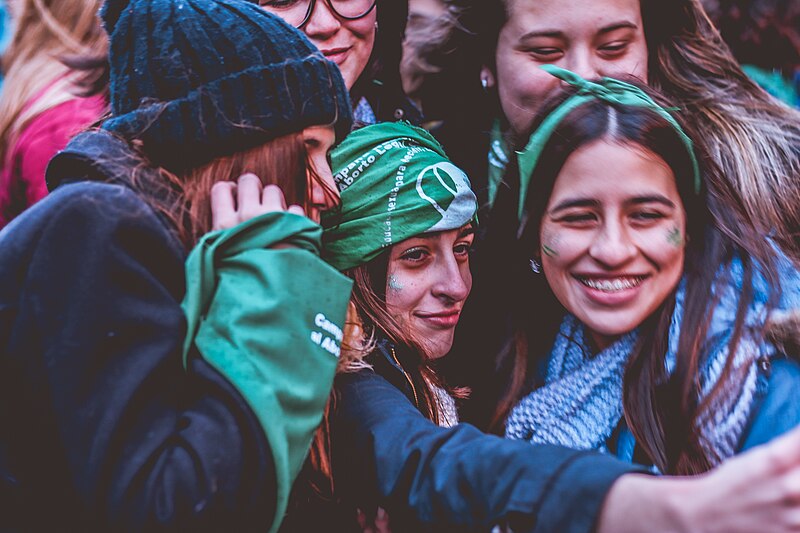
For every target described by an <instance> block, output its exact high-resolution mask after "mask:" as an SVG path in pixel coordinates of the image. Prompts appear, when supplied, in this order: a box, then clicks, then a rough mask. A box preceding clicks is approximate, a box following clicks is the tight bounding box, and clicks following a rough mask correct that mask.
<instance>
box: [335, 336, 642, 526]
mask: <svg viewBox="0 0 800 533" xmlns="http://www.w3.org/2000/svg"><path fill="white" fill-rule="evenodd" d="M400 361H401V362H402V359H400ZM369 362H370V363H371V364H373V365H374V370H363V371H360V372H357V373H353V374H342V375H340V376H339V377H338V378H337V383H336V391H337V400H336V406H335V410H334V417H333V422H332V439H331V442H332V446H333V450H332V460H333V469H334V480H335V482H336V486H335V487H336V491H337V492H338V494H339V496H340V497H341V498H342V500H343V502H344V505H345V506H346V507H350V508H352V509H355V508H360V509H362V510H364V511H365V512H366V513H369V512H370V511H371V510H372V511H374V508H375V507H376V506H381V507H383V508H384V509H386V511H387V512H388V514H389V520H390V526H391V529H392V531H393V532H401V531H451V530H452V531H488V530H490V529H491V528H492V527H493V526H494V525H497V524H501V525H508V526H510V528H511V530H513V531H515V532H523V531H535V532H541V533H544V532H560V533H564V532H574V533H577V532H588V531H592V530H593V529H594V525H595V521H596V518H597V516H598V513H599V511H600V508H601V506H602V504H603V501H604V498H605V496H606V493H607V492H608V490H609V488H610V487H611V485H612V483H613V482H614V481H615V480H616V479H617V478H618V477H619V476H620V475H622V474H625V473H628V472H631V471H635V470H636V468H637V467H635V466H633V465H629V464H624V463H622V462H620V461H617V460H616V459H613V458H611V457H608V456H605V455H600V454H597V453H592V452H579V451H575V450H568V449H565V448H559V447H555V446H534V445H531V444H528V443H525V442H514V441H508V440H504V439H502V438H499V437H496V436H492V435H486V434H484V433H482V432H480V431H479V430H477V429H476V428H475V427H473V426H471V425H469V424H459V425H457V426H455V427H453V428H449V429H445V428H441V427H439V426H437V425H435V424H433V423H432V422H431V421H429V420H427V419H426V418H424V417H423V415H422V414H421V413H420V412H419V411H418V410H417V409H416V407H415V405H414V403H413V402H414V397H413V392H412V391H411V387H410V385H409V381H408V378H407V376H406V374H405V372H404V371H403V369H402V368H401V367H400V366H399V365H398V364H397V363H395V361H394V359H393V357H392V356H391V354H390V350H389V346H388V344H387V343H383V344H381V345H380V346H379V348H378V350H376V352H375V353H373V354H372V355H371V356H370V358H369Z"/></svg>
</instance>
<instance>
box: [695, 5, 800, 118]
mask: <svg viewBox="0 0 800 533" xmlns="http://www.w3.org/2000/svg"><path fill="white" fill-rule="evenodd" d="M703 6H704V7H705V8H706V11H708V15H709V17H711V20H712V21H713V22H714V24H716V26H717V28H718V29H719V32H720V34H722V38H723V39H724V40H725V42H726V43H728V46H729V47H730V48H731V52H733V55H734V56H735V57H736V59H738V60H739V62H740V63H742V70H744V71H745V73H747V75H748V76H750V77H751V78H752V79H753V81H755V82H756V83H758V84H759V85H760V86H761V87H762V88H763V89H764V90H766V91H767V92H768V93H770V94H771V95H772V96H774V97H776V98H779V99H781V100H783V101H784V102H786V103H787V104H791V105H794V106H795V107H800V0H746V1H745V0H704V2H703Z"/></svg>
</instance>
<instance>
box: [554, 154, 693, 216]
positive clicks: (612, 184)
mask: <svg viewBox="0 0 800 533" xmlns="http://www.w3.org/2000/svg"><path fill="white" fill-rule="evenodd" d="M652 194H659V195H662V196H666V197H667V198H669V199H672V200H679V194H678V187H677V184H676V182H675V175H674V174H673V172H672V169H670V167H669V166H668V165H667V163H666V162H665V161H664V160H663V159H661V157H659V156H657V155H656V154H654V153H653V152H651V151H650V150H648V149H646V148H645V147H643V146H640V145H638V144H634V143H618V142H613V141H607V140H598V141H594V142H592V143H590V144H587V145H584V146H582V147H580V148H579V149H578V150H576V151H575V152H573V153H572V154H571V155H570V156H569V157H568V158H567V160H566V162H565V163H564V166H563V167H562V168H561V172H559V174H558V177H557V179H556V183H555V186H554V187H553V193H552V195H551V198H550V200H551V202H552V201H554V200H556V199H563V198H565V197H567V196H570V197H572V196H581V197H591V198H593V199H597V200H601V201H602V200H609V201H613V200H624V199H626V198H629V197H633V196H647V195H652Z"/></svg>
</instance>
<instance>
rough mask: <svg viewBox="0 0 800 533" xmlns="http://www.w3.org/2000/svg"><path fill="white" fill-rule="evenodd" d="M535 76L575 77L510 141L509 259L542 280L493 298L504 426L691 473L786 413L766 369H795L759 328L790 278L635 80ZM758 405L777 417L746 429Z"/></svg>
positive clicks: (794, 281) (522, 276)
mask: <svg viewBox="0 0 800 533" xmlns="http://www.w3.org/2000/svg"><path fill="white" fill-rule="evenodd" d="M543 73H544V74H547V75H550V76H553V77H554V79H558V80H560V81H562V82H565V83H566V84H568V85H569V87H568V88H567V89H562V90H561V91H559V93H558V94H557V95H556V96H554V97H553V100H552V101H551V102H550V103H549V104H547V105H545V106H544V108H543V110H542V112H541V113H540V114H539V115H538V116H537V117H536V121H535V129H534V133H533V134H532V136H531V140H530V142H529V143H528V145H527V147H526V148H525V149H524V150H523V151H522V152H521V153H520V155H519V167H520V172H521V176H520V178H521V179H520V183H521V189H522V190H523V191H526V190H527V189H526V188H527V184H528V183H530V190H529V191H527V194H526V196H525V197H524V199H523V200H521V204H520V207H521V213H522V217H521V219H522V220H523V223H522V226H521V229H520V232H519V233H518V235H519V238H518V241H517V242H516V244H515V246H516V248H517V251H518V252H519V255H520V256H521V257H519V258H518V259H515V262H516V263H517V264H519V265H522V264H524V260H523V259H522V257H529V258H530V257H532V258H533V260H534V261H537V262H541V266H542V270H543V271H544V274H545V276H544V278H545V279H544V280H542V279H541V277H540V276H535V275H534V274H532V273H530V272H527V273H525V272H523V271H522V269H521V268H518V269H516V272H518V274H519V277H518V278H516V279H515V283H514V285H513V286H514V288H515V293H514V296H515V297H517V296H519V299H517V300H514V301H513V302H512V303H511V304H510V305H509V304H508V303H504V304H503V305H506V306H507V307H508V309H510V313H511V314H512V315H514V317H513V318H512V323H513V324H515V325H516V327H517V331H516V334H515V335H516V336H515V339H516V340H517V343H516V344H514V345H513V346H512V347H511V348H510V351H512V352H515V353H514V356H513V360H514V361H516V362H517V367H516V369H515V372H516V376H518V379H516V380H514V381H515V383H516V387H514V386H512V387H511V389H510V390H509V391H508V394H507V396H506V397H505V403H501V405H500V408H499V410H498V413H497V415H496V416H497V418H496V420H499V421H503V419H504V415H505V411H504V409H508V408H509V407H511V406H512V405H514V404H516V405H514V407H513V409H511V412H510V414H509V415H508V417H507V419H505V432H506V436H507V437H510V438H515V439H524V440H528V441H530V442H532V443H550V444H561V445H565V446H570V447H575V448H579V449H598V450H604V451H610V452H612V453H614V454H616V455H617V456H618V457H620V458H623V459H626V460H629V461H636V462H640V463H646V464H651V465H654V467H655V468H657V469H658V470H659V471H661V472H664V473H673V474H697V473H700V472H705V471H706V470H708V469H709V468H711V467H713V466H714V465H717V464H719V463H720V462H721V461H723V460H724V459H726V458H729V457H731V456H732V455H734V454H736V453H738V452H739V451H740V450H741V449H743V448H746V447H748V446H749V445H750V443H752V442H753V440H754V439H755V440H758V441H760V442H764V441H765V440H769V439H770V438H771V437H774V436H775V435H777V434H780V433H781V432H783V431H785V430H786V429H788V428H791V427H792V426H794V425H796V424H797V423H798V422H800V419H798V418H797V417H796V416H794V415H792V413H793V412H794V411H793V410H792V409H789V408H788V407H787V404H786V402H788V401H789V399H788V398H787V397H786V396H785V395H782V394H781V393H780V392H778V393H774V391H775V390H778V389H779V386H778V385H776V383H774V382H773V383H770V385H769V386H767V384H766V382H767V380H768V378H769V375H768V374H766V373H765V372H764V370H763V369H764V368H766V367H768V366H769V365H770V364H771V362H773V361H775V362H776V363H775V364H776V365H779V366H783V367H785V368H784V369H783V370H782V371H781V372H780V373H778V375H781V376H783V377H782V378H780V377H779V378H778V380H780V379H787V380H788V383H793V385H792V386H797V385H798V384H800V381H798V380H800V366H798V364H797V363H795V362H793V361H787V360H785V359H784V354H783V353H782V352H781V351H780V349H778V348H776V347H775V346H773V345H772V344H770V342H768V341H767V339H766V338H765V334H764V331H765V324H766V323H767V321H768V320H769V318H770V317H771V314H772V312H773V310H775V309H786V308H792V307H796V306H797V305H798V303H800V274H798V272H797V270H796V269H795V268H794V267H793V266H792V265H791V263H789V262H788V260H786V258H785V257H783V256H782V255H781V254H780V253H778V252H776V251H775V250H774V249H773V248H772V247H771V243H769V242H766V243H765V242H764V241H763V239H761V237H759V236H758V235H757V234H756V233H755V232H754V231H752V230H749V229H748V228H746V227H741V226H740V225H738V224H737V223H736V220H737V219H736V216H735V214H734V213H735V212H734V211H733V210H732V209H731V207H730V206H729V205H728V204H727V203H726V200H725V199H724V198H715V197H713V196H711V195H708V194H707V193H706V191H705V187H704V183H703V182H702V181H701V176H702V174H701V168H702V167H701V166H700V164H699V163H705V162H707V159H706V158H704V157H703V156H702V155H696V154H699V153H700V152H702V149H701V147H699V146H695V145H693V144H692V143H691V141H690V140H689V137H688V136H687V135H686V133H685V132H684V127H683V126H682V125H679V123H678V122H677V121H676V119H675V118H674V117H673V116H672V115H671V114H670V113H669V112H668V111H666V110H665V109H664V108H663V107H661V106H659V105H658V104H656V103H655V101H654V100H653V99H652V97H651V96H649V95H648V93H646V92H644V90H643V88H642V87H640V86H637V85H632V84H630V83H625V82H621V81H618V80H613V79H608V78H603V79H602V80H600V81H598V82H590V81H587V80H584V79H582V78H580V77H579V76H577V75H576V74H574V73H572V72H569V71H566V70H563V69H559V68H557V67H553V66H548V67H546V68H544V69H543ZM733 228H736V233H734V232H733ZM734 234H735V235H736V239H735V240H734V239H733V238H732V237H730V236H731V235H734ZM564 311H566V313H564ZM489 312H491V310H489ZM546 354H549V357H546V360H545V361H544V363H543V364H536V363H535V361H536V360H537V358H541V357H542V356H543V355H546ZM526 362H531V363H533V364H532V365H531V367H530V368H528V369H527V371H526V370H525V363H526ZM537 367H538V368H537ZM539 371H541V375H539V374H538V372H539ZM522 376H524V377H522ZM776 387H777V388H776ZM525 389H527V390H525ZM765 398H767V400H765ZM778 398H780V400H778ZM762 401H771V402H776V401H777V402H778V405H781V403H780V402H784V405H783V407H778V410H779V412H781V413H782V422H781V424H779V425H776V426H773V427H771V428H770V429H769V430H767V431H766V432H762V433H760V434H758V435H755V433H758V432H751V431H750V429H749V428H750V427H752V425H753V424H754V421H757V420H758V419H759V414H760V413H759V409H758V406H759V405H760V403H761V402H762Z"/></svg>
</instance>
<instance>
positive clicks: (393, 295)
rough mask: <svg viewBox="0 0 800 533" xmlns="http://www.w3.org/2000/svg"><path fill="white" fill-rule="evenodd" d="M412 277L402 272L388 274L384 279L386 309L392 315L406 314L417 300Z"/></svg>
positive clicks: (416, 289) (416, 290) (396, 271)
mask: <svg viewBox="0 0 800 533" xmlns="http://www.w3.org/2000/svg"><path fill="white" fill-rule="evenodd" d="M414 281H415V280H414V276H410V275H408V273H405V272H403V271H402V270H395V271H393V272H390V273H389V275H388V276H387V278H386V307H388V308H389V309H390V310H391V311H392V312H393V313H397V314H407V313H409V312H410V311H411V310H412V309H413V308H414V306H415V304H416V302H417V300H418V293H419V290H418V288H417V286H416V284H415V283H414Z"/></svg>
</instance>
